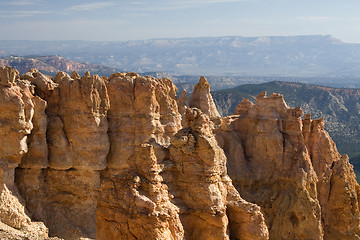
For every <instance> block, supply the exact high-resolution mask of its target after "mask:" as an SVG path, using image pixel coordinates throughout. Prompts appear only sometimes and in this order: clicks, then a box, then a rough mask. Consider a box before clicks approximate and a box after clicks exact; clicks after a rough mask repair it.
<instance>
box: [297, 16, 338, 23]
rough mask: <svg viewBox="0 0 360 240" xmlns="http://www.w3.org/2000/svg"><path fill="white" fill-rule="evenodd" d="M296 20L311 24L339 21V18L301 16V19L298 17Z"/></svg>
mask: <svg viewBox="0 0 360 240" xmlns="http://www.w3.org/2000/svg"><path fill="white" fill-rule="evenodd" d="M296 19H297V20H301V21H311V22H328V21H335V20H338V19H337V18H333V17H325V16H301V17H297V18H296Z"/></svg>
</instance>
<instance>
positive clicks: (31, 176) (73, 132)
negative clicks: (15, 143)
mask: <svg viewBox="0 0 360 240" xmlns="http://www.w3.org/2000/svg"><path fill="white" fill-rule="evenodd" d="M22 78H23V79H28V80H29V81H30V82H32V83H33V85H34V86H35V92H36V94H37V95H38V96H40V97H41V98H43V99H44V100H45V101H46V102H45V101H44V100H39V99H35V101H34V102H35V104H36V106H39V111H38V112H36V111H35V113H36V114H35V116H37V117H34V130H33V132H32V134H31V135H30V137H29V144H28V145H29V151H28V153H27V154H26V155H25V156H24V158H23V160H22V162H21V165H20V167H19V168H18V169H17V171H16V176H17V185H18V187H19V190H20V192H21V194H22V196H23V197H24V198H25V200H26V202H27V205H28V206H27V207H28V210H29V211H30V213H31V214H32V215H33V217H34V218H35V219H37V220H41V221H43V222H45V223H46V225H47V226H49V227H50V234H52V235H56V236H60V237H64V238H77V237H81V236H85V237H95V236H96V233H95V229H96V227H95V224H96V223H95V218H96V217H95V214H96V205H97V192H98V189H99V187H100V172H99V170H102V169H104V168H106V166H107V162H106V157H107V154H108V152H109V147H110V144H109V138H108V135H107V131H108V125H107V110H108V109H109V99H108V95H107V89H106V86H105V82H104V80H103V79H101V78H100V77H98V76H90V74H85V75H84V76H83V77H82V78H80V77H79V76H78V75H77V74H75V73H74V74H72V77H70V76H69V75H68V74H66V73H63V72H59V73H58V74H57V75H56V77H55V79H54V80H52V79H51V78H50V77H47V76H45V75H43V74H41V73H39V72H37V71H36V70H31V71H29V72H28V73H27V74H24V75H23V76H22ZM45 108H46V111H44V110H45ZM44 148H45V149H44Z"/></svg>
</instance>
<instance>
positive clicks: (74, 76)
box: [71, 71, 81, 79]
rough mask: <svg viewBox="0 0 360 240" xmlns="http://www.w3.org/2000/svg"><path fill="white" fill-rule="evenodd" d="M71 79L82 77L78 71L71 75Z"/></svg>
mask: <svg viewBox="0 0 360 240" xmlns="http://www.w3.org/2000/svg"><path fill="white" fill-rule="evenodd" d="M71 78H72V79H80V78H81V77H80V75H79V74H78V73H77V72H76V71H73V72H72V73H71Z"/></svg>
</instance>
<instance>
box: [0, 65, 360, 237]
mask: <svg viewBox="0 0 360 240" xmlns="http://www.w3.org/2000/svg"><path fill="white" fill-rule="evenodd" d="M176 90H177V89H176V87H175V85H174V84H173V83H172V82H171V81H170V80H169V79H167V78H165V79H156V78H153V77H142V76H139V75H138V74H136V73H115V74H113V75H111V76H110V77H109V78H106V77H99V76H94V75H90V74H89V73H86V74H85V75H84V76H82V77H80V76H79V75H78V74H77V73H76V72H73V73H72V74H71V76H69V75H68V74H66V73H62V72H60V73H58V74H57V75H56V77H55V78H54V79H52V78H50V77H48V76H45V75H43V74H41V73H40V72H38V71H37V70H35V69H32V70H30V71H29V72H27V73H25V74H23V75H21V76H20V77H19V76H18V72H17V71H16V70H13V69H11V68H1V69H0V112H1V115H0V135H1V138H0V157H1V165H0V173H1V174H0V180H1V189H0V190H1V192H0V221H1V222H0V229H4V231H5V233H6V234H7V233H8V232H9V234H7V235H5V236H4V237H3V235H2V234H3V233H4V232H0V238H4V239H6V237H7V238H10V236H11V237H13V238H15V237H17V238H18V239H27V238H30V239H44V238H46V237H47V228H46V227H48V228H49V234H50V235H51V236H56V237H61V238H64V239H81V238H92V239H95V238H96V239H101V240H107V239H243V240H253V239H274V240H277V239H330V240H332V239H359V236H360V235H359V234H360V231H359V223H360V221H359V191H360V188H359V185H358V184H357V182H356V180H355V175H354V172H353V170H352V166H351V165H350V164H349V161H348V158H347V156H346V155H345V156H340V154H339V153H338V152H337V150H336V146H335V144H334V143H333V142H332V140H331V138H330V137H329V135H328V134H327V132H326V131H325V130H324V126H323V122H322V120H311V119H310V117H309V116H305V118H304V119H302V118H301V116H302V114H303V113H302V111H301V109H299V108H289V107H287V105H286V103H285V102H284V100H283V98H282V96H281V95H278V94H272V95H271V96H270V97H266V94H265V93H262V94H260V95H259V96H258V97H257V100H256V103H255V104H254V103H251V102H250V101H248V100H244V101H243V102H242V103H241V104H239V106H238V107H237V108H236V111H235V113H234V115H231V116H227V117H224V118H221V117H220V115H219V114H218V112H217V110H216V107H215V105H214V102H213V100H212V97H211V94H210V86H209V84H208V82H207V81H206V79H205V78H203V77H202V78H200V81H199V84H198V85H197V86H196V87H195V89H194V92H193V95H192V97H191V99H190V102H189V103H188V102H187V98H186V93H184V94H182V97H180V98H178V97H177V96H176ZM228 174H229V175H228ZM25 207H26V208H25ZM31 220H36V221H42V222H43V223H44V224H45V225H46V227H45V225H44V224H43V223H34V222H32V221H31ZM14 228H16V229H17V230H15V229H14ZM24 230H26V234H25V233H24V232H23V231H24ZM10 239H11V238H10Z"/></svg>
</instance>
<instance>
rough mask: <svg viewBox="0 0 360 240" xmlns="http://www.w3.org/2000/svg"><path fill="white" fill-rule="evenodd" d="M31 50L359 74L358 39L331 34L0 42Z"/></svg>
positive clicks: (179, 68) (144, 66) (189, 67)
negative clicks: (122, 40) (334, 36)
mask: <svg viewBox="0 0 360 240" xmlns="http://www.w3.org/2000/svg"><path fill="white" fill-rule="evenodd" d="M31 54H37V55H61V56H63V57H65V58H69V59H71V60H74V61H79V62H89V63H93V64H101V65H105V66H108V67H113V68H117V69H122V70H123V71H136V72H167V73H170V74H173V75H174V74H175V75H182V74H187V75H204V74H205V75H206V74H208V75H227V76H231V75H242V76H283V77H360V69H359V65H360V44H352V43H343V42H341V41H340V40H338V39H335V38H333V37H331V36H330V35H310V36H289V37H276V36H270V37H266V36H264V37H237V36H226V37H202V38H179V39H150V40H138V41H126V42H91V41H0V56H8V55H21V56H24V55H31Z"/></svg>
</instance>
